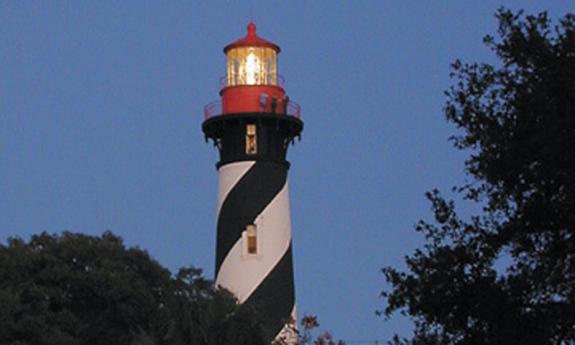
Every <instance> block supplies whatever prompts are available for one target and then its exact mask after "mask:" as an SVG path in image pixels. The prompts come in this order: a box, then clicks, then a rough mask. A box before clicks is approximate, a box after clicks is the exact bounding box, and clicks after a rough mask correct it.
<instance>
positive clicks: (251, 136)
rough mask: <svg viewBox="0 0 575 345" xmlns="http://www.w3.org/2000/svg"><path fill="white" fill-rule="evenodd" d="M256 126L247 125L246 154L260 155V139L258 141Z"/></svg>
mask: <svg viewBox="0 0 575 345" xmlns="http://www.w3.org/2000/svg"><path fill="white" fill-rule="evenodd" d="M256 132H257V128H256V125H255V124H253V123H251V124H247V125H246V154H247V155H255V154H257V153H258V139H257V134H256Z"/></svg>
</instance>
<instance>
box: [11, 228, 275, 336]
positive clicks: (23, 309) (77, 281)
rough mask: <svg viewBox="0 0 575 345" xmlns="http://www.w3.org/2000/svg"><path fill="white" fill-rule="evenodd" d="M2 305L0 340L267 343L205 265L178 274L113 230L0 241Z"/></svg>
mask: <svg viewBox="0 0 575 345" xmlns="http://www.w3.org/2000/svg"><path fill="white" fill-rule="evenodd" d="M0 306H1V307H0V343H2V344H14V345H16V344H18V345H25V344H34V345H44V344H46V345H48V344H59V345H66V344H90V345H92V344H94V345H98V344H106V345H108V344H133V345H148V344H167V345H171V344H173V345H179V344H182V345H183V344H209V345H212V344H214V345H215V344H218V345H219V344H234V345H237V344H246V345H247V344H250V345H253V344H256V345H259V344H264V342H263V340H262V336H261V330H260V329H259V325H258V319H257V316H256V315H255V313H254V311H252V310H249V309H247V308H243V307H241V308H240V307H239V306H238V305H237V303H236V300H235V299H234V298H233V297H232V296H231V295H230V294H229V293H226V292H225V291H220V290H215V289H214V288H213V287H212V283H211V282H210V281H208V280H206V279H204V278H202V276H201V270H199V269H194V268H183V269H180V271H179V272H178V273H177V275H176V276H175V277H173V276H172V275H171V274H170V272H169V271H168V270H167V269H165V268H163V267H162V266H161V265H160V264H158V263H157V262H156V261H154V260H153V259H152V258H150V256H149V255H148V254H147V253H146V252H145V251H143V250H140V249H137V248H129V249H127V248H125V247H124V245H123V243H122V240H121V238H119V237H117V236H115V235H113V234H112V233H110V232H106V233H104V234H103V235H102V236H101V237H94V236H87V235H82V234H74V233H70V232H64V233H63V234H62V235H49V234H46V233H42V234H39V235H34V236H32V237H31V239H30V241H29V242H25V241H23V240H21V239H17V238H15V239H10V240H9V241H8V243H7V244H6V245H0Z"/></svg>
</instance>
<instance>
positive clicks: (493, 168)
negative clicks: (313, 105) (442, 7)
mask: <svg viewBox="0 0 575 345" xmlns="http://www.w3.org/2000/svg"><path fill="white" fill-rule="evenodd" d="M496 17H497V19H498V21H499V28H498V34H499V38H498V39H496V38H494V37H491V36H487V37H485V39H484V42H485V43H486V44H487V46H488V47H490V48H491V49H492V51H493V52H494V53H495V54H496V56H497V57H498V58H499V60H500V62H501V64H500V65H499V66H493V65H489V64H485V63H470V64H464V63H462V62H460V61H456V62H455V63H454V64H453V69H452V77H453V78H454V79H455V80H456V82H455V84H454V86H452V87H451V88H450V89H449V90H448V91H447V92H446V95H447V98H448V100H447V104H446V107H445V113H446V116H447V119H448V121H450V122H452V123H453V124H455V126H456V127H457V128H458V129H460V130H461V131H462V133H463V134H461V135H458V136H455V137H453V138H452V140H453V142H454V145H455V147H456V148H457V149H463V150H469V151H470V156H469V158H468V159H467V161H466V166H465V170H466V173H467V176H468V177H469V182H468V183H467V184H466V185H464V186H461V187H459V188H457V191H458V192H459V193H461V195H462V196H463V197H464V199H466V200H467V201H469V202H472V203H477V204H478V205H480V206H481V207H482V212H481V213H480V214H478V215H476V216H473V217H470V219H465V220H464V219H462V218H461V217H459V216H458V214H457V213H456V210H455V203H454V202H453V201H450V200H445V199H444V198H443V197H442V196H441V194H440V193H439V192H438V191H437V190H435V191H432V192H429V193H428V194H427V197H428V199H429V200H430V201H431V205H432V210H433V213H434V218H435V221H434V222H432V223H429V222H424V221H420V222H419V223H418V225H417V226H416V230H417V231H419V232H421V233H423V234H424V235H425V238H426V243H425V245H424V246H423V248H420V249H417V250H416V251H415V253H413V254H412V255H410V256H408V257H407V258H406V263H407V271H405V272H404V271H399V270H397V269H394V268H392V267H386V268H384V269H383V272H384V274H385V277H386V279H387V281H388V282H389V283H390V284H391V290H390V291H385V292H383V295H384V296H385V297H386V298H387V305H386V307H385V309H384V310H383V311H382V313H383V314H385V315H386V316H387V317H390V316H391V315H392V314H393V313H394V312H395V311H398V310H400V311H401V312H403V313H404V314H406V315H409V316H410V317H411V318H412V319H413V320H414V323H415V331H414V335H413V337H412V338H410V339H399V338H398V337H395V339H394V340H393V341H392V342H393V343H395V344H399V343H403V344H474V345H481V344H491V345H494V344H538V345H541V344H572V343H573V342H575V16H574V15H573V14H567V15H565V16H564V17H563V18H562V19H561V20H560V22H559V24H557V25H555V26H553V25H552V23H551V20H550V19H549V18H548V16H547V14H546V13H540V14H538V15H528V16H525V15H524V14H523V13H522V12H518V13H513V12H511V11H509V10H506V9H500V10H499V11H498V12H497V14H496Z"/></svg>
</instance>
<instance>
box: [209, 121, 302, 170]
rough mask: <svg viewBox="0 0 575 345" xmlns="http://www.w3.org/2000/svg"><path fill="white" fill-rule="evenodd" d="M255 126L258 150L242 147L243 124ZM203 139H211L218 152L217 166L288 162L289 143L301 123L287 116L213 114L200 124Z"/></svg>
mask: <svg viewBox="0 0 575 345" xmlns="http://www.w3.org/2000/svg"><path fill="white" fill-rule="evenodd" d="M247 124H255V125H256V126H257V153H255V154H248V153H246V149H245V137H246V125H247ZM202 129H203V131H204V135H205V138H206V140H208V139H212V140H213V141H214V144H215V145H216V146H217V147H218V150H219V151H220V161H219V162H218V164H217V167H220V166H222V165H224V164H227V163H231V162H239V161H253V160H257V161H274V162H279V163H283V164H286V165H287V164H288V162H287V161H286V153H287V148H288V145H289V143H291V142H293V140H294V138H295V137H299V136H300V133H301V131H302V130H303V122H302V121H301V120H300V119H298V118H296V117H294V116H288V115H280V114H272V113H238V114H225V115H219V116H214V117H211V118H209V119H207V120H206V121H204V123H203V124H202Z"/></svg>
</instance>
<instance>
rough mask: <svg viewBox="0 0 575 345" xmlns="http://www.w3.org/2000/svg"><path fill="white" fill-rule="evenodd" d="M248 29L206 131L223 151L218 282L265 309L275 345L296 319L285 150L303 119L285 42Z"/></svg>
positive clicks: (228, 50) (231, 50) (232, 52)
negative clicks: (283, 61) (286, 75)
mask: <svg viewBox="0 0 575 345" xmlns="http://www.w3.org/2000/svg"><path fill="white" fill-rule="evenodd" d="M247 29H248V32H247V36H245V37H244V38H241V39H239V40H237V41H235V42H233V43H231V44H229V45H227V46H226V47H225V48H224V53H225V54H226V56H227V73H226V76H225V77H224V78H222V80H221V90H220V96H221V99H220V100H218V101H215V102H212V103H210V104H208V105H207V106H206V108H205V110H204V115H205V120H204V122H203V124H202V129H203V131H204V134H205V137H206V140H208V139H212V140H213V142H214V145H215V146H216V147H217V148H218V150H219V153H220V160H219V162H218V163H217V164H216V167H217V169H218V173H219V193H218V212H217V217H218V219H217V246H216V270H215V271H216V285H217V286H221V287H224V288H226V289H228V290H230V291H231V292H232V293H233V294H234V295H235V296H236V297H237V298H238V300H239V302H240V303H242V304H245V305H252V306H254V307H255V308H256V309H257V310H259V311H260V313H261V314H262V319H263V330H264V335H265V337H266V339H267V340H268V341H269V342H270V343H271V342H272V341H273V340H274V339H277V338H278V337H279V336H282V337H288V338H289V336H290V335H289V331H288V330H289V327H288V324H289V323H290V322H293V320H294V319H295V294H294V278H293V264H292V241H291V222H290V209H289V196H288V184H287V172H288V169H289V166H290V164H289V162H288V161H287V160H286V153H287V149H288V146H289V144H290V143H293V142H294V138H296V137H297V138H299V136H300V133H301V131H302V129H303V123H302V121H301V120H300V108H299V106H298V105H297V104H296V103H294V102H293V101H291V100H290V99H289V97H288V96H287V95H286V92H285V90H284V88H283V78H281V77H280V76H279V75H278V73H277V66H278V64H277V55H278V53H279V52H280V47H279V46H277V45H276V44H274V43H272V42H269V41H267V40H264V39H262V38H261V37H259V36H258V35H257V34H256V26H255V24H253V23H250V24H249V25H248V27H247Z"/></svg>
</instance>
